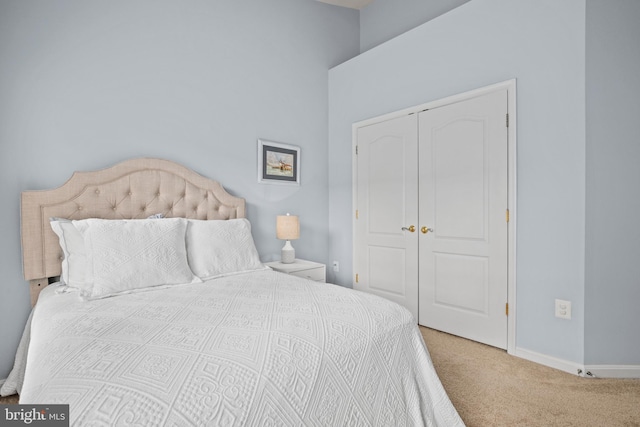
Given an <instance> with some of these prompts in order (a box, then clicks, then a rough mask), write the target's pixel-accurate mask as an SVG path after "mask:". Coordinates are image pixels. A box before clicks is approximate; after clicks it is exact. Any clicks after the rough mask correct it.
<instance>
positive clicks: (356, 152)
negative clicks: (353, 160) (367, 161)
mask: <svg viewBox="0 0 640 427" xmlns="http://www.w3.org/2000/svg"><path fill="white" fill-rule="evenodd" d="M357 155H358V146H357V145H356V156H357Z"/></svg>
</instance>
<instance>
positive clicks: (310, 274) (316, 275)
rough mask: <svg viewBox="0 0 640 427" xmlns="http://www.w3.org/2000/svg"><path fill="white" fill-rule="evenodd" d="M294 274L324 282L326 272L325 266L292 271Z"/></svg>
mask: <svg viewBox="0 0 640 427" xmlns="http://www.w3.org/2000/svg"><path fill="white" fill-rule="evenodd" d="M290 274H291V275H292V276H298V277H304V278H305V279H309V280H313V281H316V282H324V281H325V280H326V279H325V272H324V267H319V268H310V269H308V270H301V271H294V272H291V273H290Z"/></svg>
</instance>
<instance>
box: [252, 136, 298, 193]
mask: <svg viewBox="0 0 640 427" xmlns="http://www.w3.org/2000/svg"><path fill="white" fill-rule="evenodd" d="M258 182H261V183H265V184H266V183H269V184H293V185H300V147H296V146H295V145H288V144H281V143H279V142H273V141H266V140H264V139H259V140H258Z"/></svg>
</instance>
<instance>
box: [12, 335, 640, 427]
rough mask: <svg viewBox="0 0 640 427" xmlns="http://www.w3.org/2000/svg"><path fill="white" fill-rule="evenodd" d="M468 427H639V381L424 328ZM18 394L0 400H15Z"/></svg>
mask: <svg viewBox="0 0 640 427" xmlns="http://www.w3.org/2000/svg"><path fill="white" fill-rule="evenodd" d="M420 329H421V331H422V336H423V337H424V340H425V342H426V343H427V347H428V348H429V352H430V353H431V358H432V359H433V363H434V365H435V367H436V370H437V371H438V375H439V376H440V379H441V380H442V384H443V385H444V388H445V389H446V390H447V393H448V394H449V397H450V398H451V401H452V402H453V404H454V405H455V407H456V408H457V409H458V412H459V413H460V416H461V417H462V419H463V420H464V422H465V423H466V424H467V426H468V427H492V426H509V427H515V426H526V427H537V426H541V427H552V426H563V427H565V426H566V427H570V426H576V427H591V426H594V427H596V426H597V427H618V426H620V427H640V380H612V379H598V378H597V379H590V378H580V377H577V376H575V375H570V374H567V373H564V372H561V371H557V370H555V369H551V368H547V367H545V366H541V365H538V364H536V363H532V362H528V361H526V360H523V359H520V358H517V357H513V356H509V355H508V354H507V353H506V352H504V351H502V350H498V349H496V348H493V347H489V346H486V345H483V344H478V343H475V342H473V341H468V340H465V339H462V338H459V337H455V336H453V335H448V334H445V333H442V332H438V331H434V330H432V329H427V328H422V327H421V328H420ZM17 402H18V397H17V396H9V397H6V398H0V403H17Z"/></svg>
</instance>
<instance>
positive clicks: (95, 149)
mask: <svg viewBox="0 0 640 427" xmlns="http://www.w3.org/2000/svg"><path fill="white" fill-rule="evenodd" d="M358 19H359V16H358V12H357V11H354V10H350V9H345V8H339V7H335V6H330V5H326V4H323V3H320V2H317V1H314V0H269V1H264V0H244V1H242V2H239V1H237V0H215V1H201V0H191V1H188V2H183V1H169V0H157V1H128V0H109V1H98V0H74V1H70V0H56V1H49V0H20V1H14V0H0V183H1V184H0V200H3V201H4V207H3V209H2V210H0V235H1V236H2V239H0V259H1V260H2V261H1V267H2V268H1V270H2V274H3V278H2V281H1V284H0V295H1V296H0V337H2V341H1V342H0V378H5V377H6V375H7V374H8V372H9V369H10V367H11V365H12V363H13V355H14V352H15V349H16V346H17V342H18V340H19V336H20V334H21V332H22V327H23V325H24V321H25V319H26V317H27V315H28V313H29V309H30V306H29V296H28V286H27V284H26V283H25V281H24V279H23V277H22V272H21V255H20V230H19V197H20V192H21V191H23V190H32V189H46V188H53V187H57V186H59V185H61V184H62V183H64V182H65V180H66V179H67V178H69V177H70V175H71V173H72V172H73V171H75V170H93V169H96V168H104V167H107V166H110V165H112V164H115V163H117V162H120V161H122V160H125V159H128V158H131V157H141V156H148V157H161V158H167V159H171V160H174V161H177V162H179V163H182V164H184V165H185V166H187V167H190V168H192V169H194V170H196V171H197V172H199V173H201V174H203V175H205V176H207V177H210V178H213V179H218V180H219V181H221V182H222V183H223V185H225V187H226V188H227V189H228V190H229V191H230V192H231V193H233V194H235V195H238V196H242V197H245V198H246V199H247V202H248V216H249V219H250V220H251V222H252V224H253V231H254V237H255V239H256V242H257V246H258V250H259V252H260V254H261V256H262V257H263V260H273V259H276V258H277V257H278V256H279V250H280V247H281V246H282V242H280V241H278V240H276V238H275V216H276V215H277V214H280V213H284V212H287V211H288V212H291V213H296V214H299V215H300V218H301V222H302V237H301V239H300V240H299V241H297V242H295V243H294V246H295V247H296V249H297V251H298V252H297V254H298V255H299V256H300V257H303V258H309V259H313V260H317V261H326V256H327V253H328V237H327V226H328V220H327V217H328V207H327V200H328V191H327V138H328V137H327V127H328V125H327V120H328V118H327V102H328V101H327V98H328V92H327V91H328V89H327V88H328V75H327V70H328V69H329V68H330V67H332V66H334V65H336V64H339V63H341V62H343V61H345V60H347V59H349V58H351V57H353V56H355V55H356V54H357V53H358V52H359V34H358ZM257 138H267V139H272V140H276V141H281V142H285V143H291V144H295V145H298V146H300V147H301V148H302V151H301V160H302V186H301V187H282V186H273V185H271V186H268V185H260V184H258V183H257V173H256V165H257V159H256V152H257V143H256V140H257Z"/></svg>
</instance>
